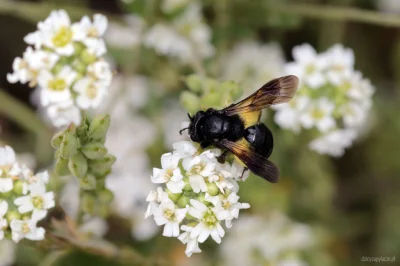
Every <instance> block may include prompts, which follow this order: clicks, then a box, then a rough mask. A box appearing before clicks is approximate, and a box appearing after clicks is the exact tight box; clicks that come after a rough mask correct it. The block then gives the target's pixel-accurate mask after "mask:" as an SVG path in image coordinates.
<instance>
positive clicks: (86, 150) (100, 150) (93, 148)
mask: <svg viewBox="0 0 400 266" xmlns="http://www.w3.org/2000/svg"><path fill="white" fill-rule="evenodd" d="M81 150H82V152H83V154H84V155H85V156H86V157H87V158H89V159H91V160H97V159H101V158H103V157H104V156H105V155H106V154H107V152H108V151H107V149H106V147H104V145H103V144H102V143H100V142H89V143H87V144H85V145H84V146H83V147H82V149H81Z"/></svg>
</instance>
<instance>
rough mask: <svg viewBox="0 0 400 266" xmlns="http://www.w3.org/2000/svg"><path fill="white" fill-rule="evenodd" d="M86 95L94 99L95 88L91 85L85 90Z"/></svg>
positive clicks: (95, 94)
mask: <svg viewBox="0 0 400 266" xmlns="http://www.w3.org/2000/svg"><path fill="white" fill-rule="evenodd" d="M86 95H87V96H88V97H89V98H90V99H94V98H96V96H97V88H96V86H95V85H94V84H93V83H91V84H90V85H89V86H88V87H87V89H86Z"/></svg>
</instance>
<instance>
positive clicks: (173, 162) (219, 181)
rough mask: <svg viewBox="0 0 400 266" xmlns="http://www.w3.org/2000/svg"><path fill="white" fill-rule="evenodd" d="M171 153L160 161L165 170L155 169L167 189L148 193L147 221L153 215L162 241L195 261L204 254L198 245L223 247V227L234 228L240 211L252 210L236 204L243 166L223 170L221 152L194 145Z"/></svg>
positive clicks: (181, 145) (182, 145)
mask: <svg viewBox="0 0 400 266" xmlns="http://www.w3.org/2000/svg"><path fill="white" fill-rule="evenodd" d="M173 147H174V151H173V153H166V154H164V155H162V157H161V166H162V168H161V169H158V168H154V169H153V175H152V177H151V179H152V181H153V183H156V184H165V185H166V188H162V187H158V188H157V190H156V191H151V192H150V194H149V196H148V197H147V199H146V200H147V201H148V202H149V206H148V209H147V211H146V214H145V217H146V218H147V217H149V216H151V215H153V217H154V220H155V222H156V224H157V225H159V226H162V225H164V232H163V235H164V236H167V237H178V238H179V240H180V241H182V243H184V244H187V248H186V252H185V253H186V255H187V256H191V255H192V254H193V253H198V252H201V250H200V248H199V243H203V242H204V241H206V240H207V239H208V238H209V237H210V236H211V238H212V239H213V240H214V241H215V242H217V243H221V238H222V237H223V236H224V235H225V231H224V229H223V227H222V223H223V222H224V223H225V226H226V227H227V228H230V227H231V226H232V220H233V219H235V218H238V216H239V210H241V209H247V208H249V207H250V205H249V204H247V203H240V202H239V201H238V200H239V196H238V195H237V192H238V190H239V186H238V183H237V182H238V181H241V180H242V178H243V167H242V166H240V165H239V164H238V163H236V162H233V163H232V164H230V163H224V164H221V163H219V162H218V161H217V157H218V156H219V155H220V154H221V152H220V150H219V149H213V150H205V151H201V150H200V149H199V147H198V146H196V144H194V143H193V142H191V141H180V142H176V143H174V144H173ZM181 231H182V232H181Z"/></svg>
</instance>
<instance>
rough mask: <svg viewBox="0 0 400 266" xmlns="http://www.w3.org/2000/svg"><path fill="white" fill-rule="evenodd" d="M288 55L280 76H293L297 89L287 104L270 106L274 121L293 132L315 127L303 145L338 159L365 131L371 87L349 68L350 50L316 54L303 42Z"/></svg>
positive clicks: (334, 49) (338, 47)
mask: <svg viewBox="0 0 400 266" xmlns="http://www.w3.org/2000/svg"><path fill="white" fill-rule="evenodd" d="M293 57H294V60H295V61H294V62H291V63H288V64H287V65H286V69H285V72H286V73H287V74H293V75H297V76H298V77H299V79H300V84H299V89H298V92H297V94H296V97H295V98H294V99H293V100H292V101H291V102H290V103H287V104H282V105H277V106H275V107H274V108H275V109H276V111H277V112H276V114H275V121H276V123H277V124H278V125H279V126H281V127H282V128H286V129H289V130H292V131H293V132H296V133H297V132H300V131H301V130H302V129H315V130H314V132H316V138H315V139H314V140H313V141H312V142H311V143H310V144H309V147H310V148H311V149H312V150H315V151H317V152H319V153H321V154H329V155H332V156H342V155H343V153H344V149H345V148H347V147H349V146H351V144H352V142H353V140H354V139H355V138H356V137H357V135H358V133H359V132H360V131H361V129H362V128H363V127H365V122H366V120H367V118H368V115H369V112H370V109H371V106H372V95H373V93H374V88H373V86H372V85H371V83H370V81H369V80H368V79H365V78H363V77H362V74H361V73H360V72H359V71H356V70H354V54H353V51H352V50H351V49H348V48H344V47H343V46H342V45H340V44H337V45H334V46H333V47H331V48H330V49H328V50H327V51H326V52H324V53H321V54H317V53H316V51H315V50H314V48H313V47H311V46H310V45H309V44H303V45H300V46H297V47H294V49H293Z"/></svg>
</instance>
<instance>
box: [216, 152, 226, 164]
mask: <svg viewBox="0 0 400 266" xmlns="http://www.w3.org/2000/svg"><path fill="white" fill-rule="evenodd" d="M228 152H229V150H225V151H224V152H223V153H222V154H221V155H220V156H218V157H217V161H218V162H219V163H225V161H226V156H227V155H228Z"/></svg>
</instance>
